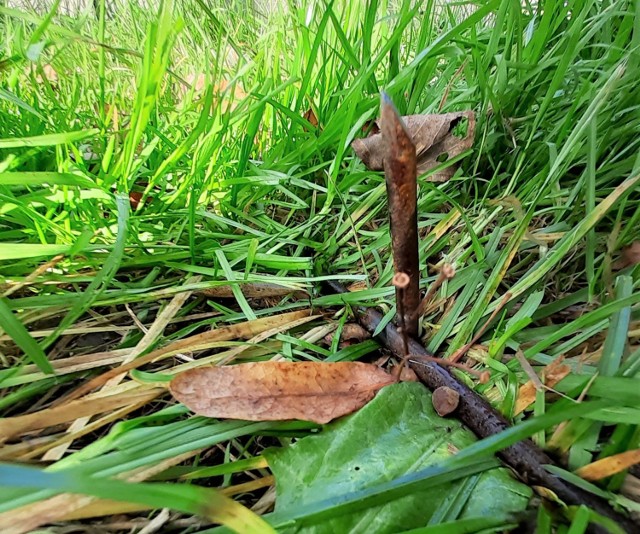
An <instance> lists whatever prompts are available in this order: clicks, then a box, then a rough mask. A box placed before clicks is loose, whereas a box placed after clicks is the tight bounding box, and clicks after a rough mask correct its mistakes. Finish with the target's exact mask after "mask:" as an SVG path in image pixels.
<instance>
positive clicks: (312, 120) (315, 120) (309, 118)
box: [302, 108, 318, 130]
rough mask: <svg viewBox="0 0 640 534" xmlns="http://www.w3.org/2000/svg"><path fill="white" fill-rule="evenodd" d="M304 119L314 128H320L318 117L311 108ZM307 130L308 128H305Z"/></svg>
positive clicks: (305, 113)
mask: <svg viewBox="0 0 640 534" xmlns="http://www.w3.org/2000/svg"><path fill="white" fill-rule="evenodd" d="M302 117H303V118H304V119H305V120H306V121H307V122H308V123H309V124H311V126H313V127H314V128H317V127H318V117H316V114H315V112H314V111H313V109H311V108H309V109H308V110H307V111H305V112H304V115H303V116H302ZM305 130H307V128H305Z"/></svg>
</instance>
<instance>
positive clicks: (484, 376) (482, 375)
mask: <svg viewBox="0 0 640 534" xmlns="http://www.w3.org/2000/svg"><path fill="white" fill-rule="evenodd" d="M409 358H412V359H414V360H417V361H421V362H432V363H437V364H438V365H444V366H446V367H455V368H456V369H460V370H461V371H464V372H465V373H469V374H470V375H473V376H477V377H478V379H479V381H480V383H481V384H486V383H487V382H489V379H490V378H491V373H490V372H489V371H477V370H475V369H473V368H472V367H469V366H468V365H465V364H463V363H457V362H452V361H451V360H445V359H444V358H436V357H435V356H421V355H418V354H409ZM409 358H407V359H409Z"/></svg>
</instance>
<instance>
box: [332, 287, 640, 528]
mask: <svg viewBox="0 0 640 534" xmlns="http://www.w3.org/2000/svg"><path fill="white" fill-rule="evenodd" d="M326 285H327V286H328V287H329V288H330V289H331V290H332V292H334V293H346V292H347V290H346V288H345V287H344V286H342V285H341V284H339V283H338V282H327V283H326ZM353 310H354V312H355V313H356V315H357V318H358V321H359V322H360V324H361V325H362V326H363V327H365V328H366V329H367V330H368V331H369V332H371V333H372V334H373V332H374V331H375V330H376V328H377V327H378V325H379V324H380V322H381V321H382V314H380V313H379V312H377V311H376V310H374V309H372V308H364V307H354V308H353ZM377 339H378V341H380V343H382V345H384V346H385V347H386V348H388V349H389V350H390V351H391V352H393V354H394V355H395V356H397V357H398V358H402V357H403V355H404V353H405V348H404V343H405V341H406V343H407V345H408V351H409V354H410V355H411V356H412V357H410V358H409V365H410V367H411V368H412V369H413V370H414V371H415V373H416V374H417V375H418V378H420V381H421V382H422V383H423V384H424V385H426V386H427V387H428V388H429V389H430V390H432V391H434V390H435V389H437V388H439V387H441V386H446V387H449V388H451V389H453V390H454V391H456V392H457V393H458V394H459V395H460V403H459V405H458V408H457V409H456V411H455V414H454V415H455V416H456V417H457V418H458V419H460V421H462V423H463V424H464V425H465V426H466V427H467V428H469V429H470V430H471V431H472V432H473V433H474V434H475V435H476V436H478V437H479V438H486V437H489V436H492V435H494V434H498V433H499V432H502V431H503V430H506V429H507V428H509V427H510V425H509V423H508V422H507V420H506V419H505V418H504V417H503V416H502V415H501V414H500V413H498V412H497V411H496V410H494V409H493V407H492V406H491V405H490V404H489V403H488V402H487V401H486V400H485V399H484V398H483V397H481V396H480V395H478V394H477V393H476V392H475V391H473V390H471V389H469V388H468V387H467V386H466V385H464V384H463V383H461V382H459V381H458V380H457V379H456V378H455V377H454V376H453V375H452V374H451V373H449V371H447V370H446V369H445V368H444V367H441V366H440V365H438V364H437V363H434V362H429V361H421V360H420V356H430V357H431V356H433V354H432V353H431V352H430V351H428V350H427V349H426V348H424V347H423V346H422V345H421V344H420V343H418V342H417V341H416V340H415V339H411V338H409V339H408V340H403V336H402V334H401V333H400V332H398V330H397V328H396V327H395V325H393V324H387V326H386V327H385V328H384V329H383V330H382V332H381V333H380V334H379V335H378V336H377ZM498 456H499V457H500V458H501V459H502V460H503V462H504V463H505V464H506V465H508V466H509V467H511V468H512V469H513V470H514V471H515V472H516V473H517V474H518V476H519V477H520V478H521V480H523V481H524V482H526V483H527V484H529V485H537V486H543V487H545V488H548V489H550V490H552V491H553V492H554V493H555V494H556V495H557V496H558V497H559V498H560V499H561V500H562V501H564V502H565V503H567V504H569V505H581V504H584V505H586V506H588V507H589V508H591V509H592V510H594V511H596V512H597V513H599V514H600V515H603V516H605V517H608V518H610V519H612V520H614V521H616V522H617V523H618V524H619V525H620V526H621V527H622V528H624V529H625V530H626V531H627V532H630V533H635V532H639V529H638V527H637V525H635V523H633V521H631V520H630V519H628V518H626V517H624V516H623V515H621V514H619V513H618V512H616V511H615V510H614V509H613V508H612V507H611V506H610V505H609V504H608V503H607V502H606V501H605V500H603V499H601V498H599V497H597V496H596V495H593V494H592V493H589V492H587V491H585V490H583V489H581V488H578V487H577V486H573V485H572V484H569V483H568V482H565V481H563V480H561V479H560V478H557V477H556V476H554V475H552V474H551V473H549V472H548V471H547V470H546V469H545V468H544V466H545V465H553V464H554V462H553V460H552V459H551V458H550V457H549V456H547V454H546V453H544V452H543V451H542V449H540V448H539V447H538V446H537V445H536V444H535V443H534V442H533V441H531V440H530V439H526V440H523V441H520V442H518V443H516V444H515V445H511V446H510V447H507V448H506V449H503V450H502V451H500V452H499V453H498ZM588 530H589V532H593V533H595V534H607V533H608V532H609V531H608V530H607V529H606V528H605V527H604V526H601V525H597V524H594V523H591V525H590V526H589V529H588Z"/></svg>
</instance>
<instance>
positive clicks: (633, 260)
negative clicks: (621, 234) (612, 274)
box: [613, 241, 640, 269]
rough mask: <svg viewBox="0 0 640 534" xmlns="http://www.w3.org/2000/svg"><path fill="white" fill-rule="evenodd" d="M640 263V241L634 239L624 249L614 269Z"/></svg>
mask: <svg viewBox="0 0 640 534" xmlns="http://www.w3.org/2000/svg"><path fill="white" fill-rule="evenodd" d="M638 263H640V241H634V242H633V243H631V244H630V245H629V246H628V247H624V248H623V249H622V254H621V255H620V258H619V259H618V260H617V261H616V262H615V264H614V265H613V268H614V269H624V268H626V267H632V266H633V265H638Z"/></svg>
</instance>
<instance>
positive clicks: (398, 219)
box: [380, 93, 420, 337]
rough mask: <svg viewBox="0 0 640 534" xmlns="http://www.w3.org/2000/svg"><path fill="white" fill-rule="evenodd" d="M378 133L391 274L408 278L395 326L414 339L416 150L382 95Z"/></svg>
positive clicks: (416, 297)
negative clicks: (386, 201)
mask: <svg viewBox="0 0 640 534" xmlns="http://www.w3.org/2000/svg"><path fill="white" fill-rule="evenodd" d="M380 132H381V134H382V137H383V139H384V141H385V142H384V145H385V149H386V153H385V157H384V175H385V179H386V183H387V196H388V199H389V220H390V224H391V248H392V250H393V267H394V272H396V273H405V274H406V275H407V276H408V277H409V283H408V285H407V286H406V287H405V288H403V289H402V290H400V289H399V288H396V302H397V303H398V310H402V313H403V315H404V317H403V318H402V320H399V321H398V324H401V325H403V328H404V329H405V331H406V333H407V334H408V335H409V336H411V337H417V335H418V306H419V305H420V265H419V259H418V206H417V202H418V185H417V179H416V177H417V171H416V147H415V145H414V144H413V140H412V139H411V136H410V135H409V134H408V133H407V130H406V129H405V127H404V124H403V123H402V119H401V118H400V116H399V115H398V112H397V111H396V108H395V107H394V105H393V103H392V102H391V100H390V99H389V97H388V96H387V95H386V94H385V93H382V97H381V105H380Z"/></svg>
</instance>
